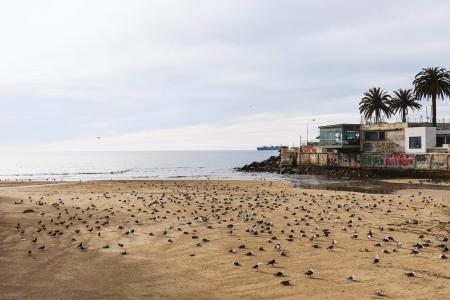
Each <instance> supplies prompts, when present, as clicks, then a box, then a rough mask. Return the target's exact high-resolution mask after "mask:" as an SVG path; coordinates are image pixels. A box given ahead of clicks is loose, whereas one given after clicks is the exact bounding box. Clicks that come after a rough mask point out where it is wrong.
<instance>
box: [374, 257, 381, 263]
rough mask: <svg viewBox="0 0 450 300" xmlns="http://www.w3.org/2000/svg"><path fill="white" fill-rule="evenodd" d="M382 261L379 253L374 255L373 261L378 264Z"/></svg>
mask: <svg viewBox="0 0 450 300" xmlns="http://www.w3.org/2000/svg"><path fill="white" fill-rule="evenodd" d="M379 262H380V257H379V256H378V255H375V256H374V257H373V263H374V264H377V263H379Z"/></svg>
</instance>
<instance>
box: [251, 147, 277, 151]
mask: <svg viewBox="0 0 450 300" xmlns="http://www.w3.org/2000/svg"><path fill="white" fill-rule="evenodd" d="M256 150H258V151H268V150H269V151H279V150H280V146H261V147H256Z"/></svg>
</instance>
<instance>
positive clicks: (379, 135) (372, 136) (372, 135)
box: [364, 131, 386, 141]
mask: <svg viewBox="0 0 450 300" xmlns="http://www.w3.org/2000/svg"><path fill="white" fill-rule="evenodd" d="M364 139H365V140H366V141H384V140H385V139H386V133H385V132H384V131H366V132H365V133H364Z"/></svg>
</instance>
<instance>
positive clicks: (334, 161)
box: [328, 153, 339, 167]
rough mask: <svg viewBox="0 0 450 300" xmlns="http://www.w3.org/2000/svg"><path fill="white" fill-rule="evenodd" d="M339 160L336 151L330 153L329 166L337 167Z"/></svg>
mask: <svg viewBox="0 0 450 300" xmlns="http://www.w3.org/2000/svg"><path fill="white" fill-rule="evenodd" d="M338 161H339V156H338V155H337V154H334V153H329V154H328V165H329V166H333V167H337V165H338Z"/></svg>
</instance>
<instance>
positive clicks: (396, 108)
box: [389, 89, 422, 123]
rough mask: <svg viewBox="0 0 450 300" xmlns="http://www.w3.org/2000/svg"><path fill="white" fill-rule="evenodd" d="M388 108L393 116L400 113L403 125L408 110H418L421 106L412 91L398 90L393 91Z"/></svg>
mask: <svg viewBox="0 0 450 300" xmlns="http://www.w3.org/2000/svg"><path fill="white" fill-rule="evenodd" d="M389 107H390V108H391V111H392V113H393V114H396V113H399V112H401V114H402V121H403V123H405V122H406V116H407V115H408V110H409V109H411V110H415V109H416V110H419V109H420V108H421V107H422V105H421V104H420V103H419V99H418V98H417V96H416V95H415V94H414V93H413V91H412V89H409V90H403V89H399V90H398V91H394V95H393V96H392V98H391V100H390V102H389Z"/></svg>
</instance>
